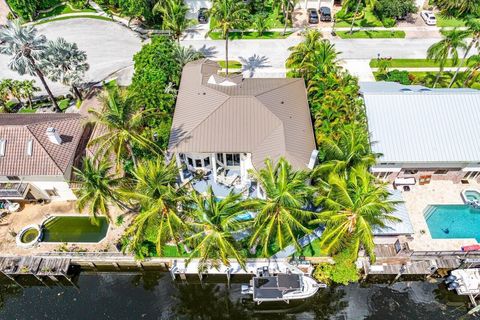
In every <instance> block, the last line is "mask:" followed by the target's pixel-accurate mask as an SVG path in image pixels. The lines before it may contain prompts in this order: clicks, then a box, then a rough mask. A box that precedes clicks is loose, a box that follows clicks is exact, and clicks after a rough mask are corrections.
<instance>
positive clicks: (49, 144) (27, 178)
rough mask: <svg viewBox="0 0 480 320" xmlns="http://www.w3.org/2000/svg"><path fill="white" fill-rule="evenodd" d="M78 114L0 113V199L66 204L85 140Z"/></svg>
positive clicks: (85, 134)
mask: <svg viewBox="0 0 480 320" xmlns="http://www.w3.org/2000/svg"><path fill="white" fill-rule="evenodd" d="M84 121H85V117H82V116H81V115H79V114H56V113H43V114H0V200H2V199H6V200H14V201H35V200H45V201H68V200H75V199H76V196H75V194H74V193H73V192H72V190H71V188H70V184H69V182H70V180H71V176H72V166H73V165H74V162H75V161H79V160H81V158H82V157H83V155H84V153H85V145H86V142H87V141H88V129H87V130H85V129H84Z"/></svg>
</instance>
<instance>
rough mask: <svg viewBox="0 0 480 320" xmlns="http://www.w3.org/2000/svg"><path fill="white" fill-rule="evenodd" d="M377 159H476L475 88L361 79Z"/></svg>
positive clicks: (479, 126) (479, 110)
mask: <svg viewBox="0 0 480 320" xmlns="http://www.w3.org/2000/svg"><path fill="white" fill-rule="evenodd" d="M362 94H363V97H364V100H365V107H366V112H367V118H368V129H369V131H370V133H371V141H372V149H373V151H374V152H375V153H381V154H382V155H383V156H382V157H380V159H379V162H392V163H395V162H415V163H430V162H461V163H465V162H469V163H472V162H480V91H479V90H469V89H438V90H437V89H428V88H424V87H420V86H402V85H399V84H395V83H392V84H391V85H390V84H387V83H377V84H365V83H364V84H363V85H362Z"/></svg>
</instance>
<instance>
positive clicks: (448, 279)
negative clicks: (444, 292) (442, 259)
mask: <svg viewBox="0 0 480 320" xmlns="http://www.w3.org/2000/svg"><path fill="white" fill-rule="evenodd" d="M455 280H457V277H455V276H454V275H453V274H452V275H449V276H448V277H447V278H446V279H445V283H446V284H449V283H452V282H454V281H455Z"/></svg>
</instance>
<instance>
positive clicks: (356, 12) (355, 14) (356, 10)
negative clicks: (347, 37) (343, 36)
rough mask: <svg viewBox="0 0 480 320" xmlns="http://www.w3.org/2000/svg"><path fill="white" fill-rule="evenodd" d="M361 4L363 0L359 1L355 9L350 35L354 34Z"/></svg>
mask: <svg viewBox="0 0 480 320" xmlns="http://www.w3.org/2000/svg"><path fill="white" fill-rule="evenodd" d="M360 2H362V0H358V2H357V7H356V8H355V12H354V13H353V18H352V25H351V26H350V34H352V33H353V26H354V24H355V17H356V16H357V14H358V8H359V7H360Z"/></svg>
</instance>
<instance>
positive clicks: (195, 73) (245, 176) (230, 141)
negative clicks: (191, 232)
mask: <svg viewBox="0 0 480 320" xmlns="http://www.w3.org/2000/svg"><path fill="white" fill-rule="evenodd" d="M220 69H221V68H220V66H219V65H218V64H217V63H216V62H214V61H211V60H208V59H203V60H197V61H194V62H191V63H189V64H187V65H186V66H185V67H184V69H183V73H182V79H181V83H180V89H179V93H178V98H177V104H176V107H175V114H174V117H173V124H172V129H171V135H170V141H169V148H168V151H169V153H170V154H171V155H174V156H175V160H176V162H177V165H178V166H179V168H181V170H180V177H181V179H182V180H185V179H188V178H189V177H191V176H192V174H194V173H201V174H202V175H205V176H206V177H207V180H209V182H210V183H217V184H220V185H223V186H225V187H227V188H228V187H235V188H237V189H239V188H240V189H241V188H246V187H249V186H250V183H251V177H250V176H249V170H250V169H260V168H262V167H263V166H264V161H265V159H267V158H270V159H272V160H273V161H276V160H278V159H279V158H280V157H284V158H285V159H287V160H288V161H289V163H290V164H291V165H292V166H293V167H294V168H296V169H307V168H309V167H310V168H313V165H314V164H315V159H316V156H317V152H316V146H315V139H314V135H313V128H312V121H311V118H310V112H309V107H308V102H307V94H306V89H305V84H304V81H303V80H302V79H286V78H275V79H266V78H265V79H261V78H248V79H246V78H243V76H242V75H231V76H229V77H224V76H221V75H219V71H220ZM214 191H215V190H214Z"/></svg>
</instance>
